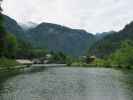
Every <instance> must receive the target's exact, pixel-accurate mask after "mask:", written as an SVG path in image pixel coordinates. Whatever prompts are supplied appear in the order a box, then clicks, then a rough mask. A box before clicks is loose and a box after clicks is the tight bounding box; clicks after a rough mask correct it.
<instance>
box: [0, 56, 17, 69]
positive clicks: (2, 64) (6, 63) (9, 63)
mask: <svg viewBox="0 0 133 100" xmlns="http://www.w3.org/2000/svg"><path fill="white" fill-rule="evenodd" d="M17 65H19V64H18V63H17V62H16V61H15V60H14V59H7V58H0V70H1V69H7V68H13V67H14V66H17Z"/></svg>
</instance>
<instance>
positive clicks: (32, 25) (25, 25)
mask: <svg viewBox="0 0 133 100" xmlns="http://www.w3.org/2000/svg"><path fill="white" fill-rule="evenodd" d="M19 25H20V27H21V28H22V29H23V30H24V31H27V30H29V29H31V28H35V27H36V26H37V25H38V24H36V23H33V22H27V23H19Z"/></svg>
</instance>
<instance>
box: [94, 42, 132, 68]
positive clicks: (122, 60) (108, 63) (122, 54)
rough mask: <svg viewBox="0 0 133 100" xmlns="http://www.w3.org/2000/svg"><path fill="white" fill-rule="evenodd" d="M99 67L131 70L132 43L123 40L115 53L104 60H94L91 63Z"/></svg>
mask: <svg viewBox="0 0 133 100" xmlns="http://www.w3.org/2000/svg"><path fill="white" fill-rule="evenodd" d="M92 63H93V64H94V65H97V66H101V67H113V68H127V69H130V68H133V41H132V40H125V41H123V42H121V46H120V48H119V49H117V50H116V51H115V52H113V53H112V54H110V55H109V56H106V57H105V58H100V59H98V58H97V59H96V60H95V61H94V62H92Z"/></svg>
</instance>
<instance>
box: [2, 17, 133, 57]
mask: <svg viewBox="0 0 133 100" xmlns="http://www.w3.org/2000/svg"><path fill="white" fill-rule="evenodd" d="M4 18H5V28H6V30H7V32H9V33H13V34H14V35H15V36H16V37H17V38H20V39H23V40H24V41H27V42H29V43H30V44H31V45H32V46H33V47H34V48H47V49H48V50H49V51H55V52H64V53H66V54H68V55H72V56H81V55H85V54H86V53H87V51H88V50H89V52H88V53H89V55H96V56H97V57H105V56H107V55H109V54H111V53H112V52H114V51H115V50H116V49H118V48H119V47H120V43H121V41H124V40H126V39H130V40H133V23H131V24H129V25H127V26H126V27H125V28H124V29H123V30H121V31H119V32H114V31H110V32H105V33H102V34H96V35H93V34H92V33H88V32H86V31H85V30H79V29H71V28H68V27H65V26H61V25H57V24H52V23H44V22H43V23H41V24H39V25H37V24H35V23H29V24H28V25H24V24H21V25H19V24H18V23H17V22H16V21H15V20H14V19H12V18H10V17H8V16H4ZM12 26H13V27H12ZM29 26H31V27H29Z"/></svg>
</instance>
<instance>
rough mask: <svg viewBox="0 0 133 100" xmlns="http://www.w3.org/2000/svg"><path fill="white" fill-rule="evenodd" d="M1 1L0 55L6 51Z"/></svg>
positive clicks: (0, 0)
mask: <svg viewBox="0 0 133 100" xmlns="http://www.w3.org/2000/svg"><path fill="white" fill-rule="evenodd" d="M1 2H2V0H0V57H1V56H3V55H4V51H5V42H6V41H5V35H6V32H5V29H4V26H3V15H2V8H1Z"/></svg>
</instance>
